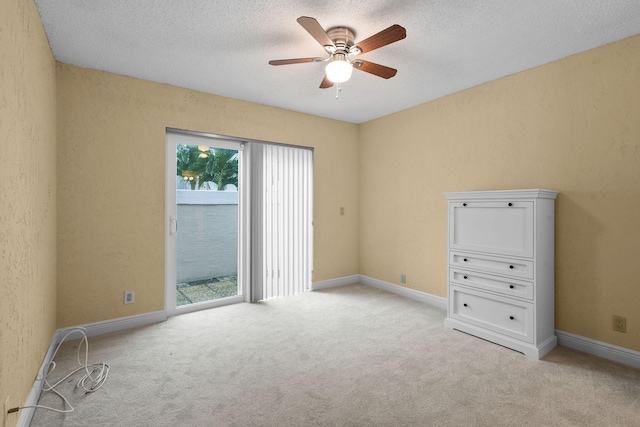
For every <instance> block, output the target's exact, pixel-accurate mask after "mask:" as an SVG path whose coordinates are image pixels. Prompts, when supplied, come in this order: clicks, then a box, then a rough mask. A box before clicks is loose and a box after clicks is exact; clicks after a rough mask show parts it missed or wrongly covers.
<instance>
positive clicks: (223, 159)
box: [204, 148, 238, 191]
mask: <svg viewBox="0 0 640 427" xmlns="http://www.w3.org/2000/svg"><path fill="white" fill-rule="evenodd" d="M209 151H210V154H209V157H208V159H207V165H206V167H205V173H204V180H205V181H213V182H214V183H215V184H216V186H217V189H218V191H221V190H223V189H224V187H225V186H226V185H227V184H233V185H235V186H236V188H237V187H238V152H237V151H236V150H227V149H224V148H213V149H211V150H209Z"/></svg>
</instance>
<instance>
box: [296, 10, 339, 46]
mask: <svg viewBox="0 0 640 427" xmlns="http://www.w3.org/2000/svg"><path fill="white" fill-rule="evenodd" d="M298 24H300V25H302V28H304V29H305V30H307V32H308V33H309V34H311V36H312V37H313V38H314V39H316V40H317V41H318V43H320V45H322V46H323V47H324V46H333V40H331V38H330V37H329V36H328V35H327V33H326V32H325V31H324V28H322V26H321V25H320V24H319V23H318V21H316V20H315V19H314V18H310V17H308V16H301V17H300V18H298Z"/></svg>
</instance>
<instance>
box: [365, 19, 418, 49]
mask: <svg viewBox="0 0 640 427" xmlns="http://www.w3.org/2000/svg"><path fill="white" fill-rule="evenodd" d="M405 37H407V30H405V29H404V27H401V26H400V25H398V24H395V25H392V26H390V27H389V28H387V29H386V30H382V31H380V32H379V33H378V34H374V35H373V36H371V37H369V38H368V39H365V40H362V41H361V42H360V43H356V46H358V47H359V48H360V50H361V51H362V53H366V52H371V51H372V50H374V49H378V48H379V47H382V46H386V45H388V44H391V43H394V42H397V41H398V40H402V39H403V38H405Z"/></svg>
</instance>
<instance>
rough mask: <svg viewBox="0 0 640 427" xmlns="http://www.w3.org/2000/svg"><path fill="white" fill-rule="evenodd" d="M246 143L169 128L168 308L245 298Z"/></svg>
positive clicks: (185, 308)
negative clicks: (243, 175) (243, 263)
mask: <svg viewBox="0 0 640 427" xmlns="http://www.w3.org/2000/svg"><path fill="white" fill-rule="evenodd" d="M242 165H243V144H241V143H239V142H236V141H229V140H224V139H216V138H212V137H207V136H203V135H195V134H186V133H177V132H176V133H171V132H170V133H168V134H167V206H166V208H167V214H168V237H167V239H168V240H167V257H166V262H165V265H166V269H167V275H168V276H167V277H166V280H165V281H166V295H167V297H166V306H167V310H168V312H169V314H177V313H178V312H187V311H194V310H200V309H203V308H209V307H215V306H219V305H224V304H229V303H235V302H239V301H242V300H244V295H243V293H244V292H243V286H242V285H243V277H242V276H243V275H242V268H241V266H242V227H241V219H242V209H243V201H242V196H243V191H244V189H243V184H244V182H243V179H242Z"/></svg>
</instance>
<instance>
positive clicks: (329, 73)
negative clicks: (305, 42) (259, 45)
mask: <svg viewBox="0 0 640 427" xmlns="http://www.w3.org/2000/svg"><path fill="white" fill-rule="evenodd" d="M297 21H298V23H299V24H300V25H302V27H303V28H304V29H305V30H307V32H308V33H309V34H311V36H312V37H313V38H314V39H316V40H317V41H318V43H320V44H321V45H322V47H323V48H324V50H326V51H327V53H328V54H329V56H328V57H327V58H318V57H315V58H294V59H278V60H274V61H269V64H271V65H289V64H302V63H305V62H327V66H326V68H325V71H326V75H325V77H324V79H323V80H322V83H321V84H320V88H321V89H326V88H329V87H331V86H333V85H334V83H343V82H346V81H347V80H349V79H350V78H351V72H352V71H353V69H354V68H355V69H357V70H360V71H364V72H367V73H369V74H373V75H374V76H378V77H382V78H383V79H389V78H391V77H393V76H395V75H396V73H397V72H398V70H396V69H394V68H390V67H386V66H384V65H380V64H376V63H373V62H369V61H365V60H362V59H358V58H355V57H356V56H357V55H360V54H361V53H367V52H371V51H372V50H374V49H378V48H380V47H382V46H386V45H388V44H391V43H394V42H397V41H399V40H402V39H404V38H405V37H407V31H406V30H405V29H404V27H401V26H400V25H398V24H395V25H392V26H390V27H389V28H387V29H385V30H382V31H380V32H379V33H377V34H374V35H373V36H371V37H369V38H368V39H365V40H362V41H361V42H359V43H355V42H354V38H355V34H354V31H353V30H352V29H350V28H347V27H334V28H331V29H329V30H328V31H325V30H324V29H323V28H322V26H321V25H320V24H319V23H318V21H316V20H315V19H314V18H310V17H308V16H301V17H300V18H298V19H297Z"/></svg>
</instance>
